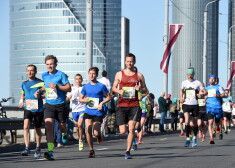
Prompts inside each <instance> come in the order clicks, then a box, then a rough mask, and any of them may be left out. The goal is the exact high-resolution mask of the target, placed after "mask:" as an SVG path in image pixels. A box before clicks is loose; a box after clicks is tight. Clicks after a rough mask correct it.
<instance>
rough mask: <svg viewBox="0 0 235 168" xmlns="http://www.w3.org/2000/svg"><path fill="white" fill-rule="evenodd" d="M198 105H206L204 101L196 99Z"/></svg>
mask: <svg viewBox="0 0 235 168" xmlns="http://www.w3.org/2000/svg"><path fill="white" fill-rule="evenodd" d="M198 105H199V106H205V105H206V102H205V99H198Z"/></svg>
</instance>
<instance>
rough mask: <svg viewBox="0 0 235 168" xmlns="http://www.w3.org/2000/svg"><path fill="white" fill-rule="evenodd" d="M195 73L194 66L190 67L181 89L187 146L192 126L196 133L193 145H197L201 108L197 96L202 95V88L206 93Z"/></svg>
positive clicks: (186, 145)
mask: <svg viewBox="0 0 235 168" xmlns="http://www.w3.org/2000/svg"><path fill="white" fill-rule="evenodd" d="M194 74H195V72H194V68H188V70H187V76H188V79H187V80H185V81H183V82H182V86H181V89H180V101H181V102H182V103H183V106H182V109H183V112H184V118H185V132H186V142H185V145H184V146H185V147H188V146H189V145H190V138H189V134H190V132H191V127H192V131H193V134H194V136H193V143H192V147H196V146H197V131H198V127H197V117H198V110H199V107H198V101H197V96H199V97H200V95H199V94H198V93H199V91H200V90H202V93H204V94H205V93H206V91H205V89H204V87H203V85H202V83H201V82H200V81H198V80H195V79H194ZM190 126H191V127H190Z"/></svg>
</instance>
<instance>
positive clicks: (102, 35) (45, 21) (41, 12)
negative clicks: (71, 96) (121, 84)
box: [10, 0, 121, 105]
mask: <svg viewBox="0 0 235 168" xmlns="http://www.w3.org/2000/svg"><path fill="white" fill-rule="evenodd" d="M85 14H86V0H43V1H41V0H10V33H11V34H10V56H11V61H10V93H11V96H13V97H14V101H13V104H14V105H16V104H17V103H18V100H19V95H20V90H21V83H22V82H23V81H24V80H26V66H27V65H28V64H34V65H36V66H37V68H38V73H37V77H39V78H41V74H42V73H43V72H45V71H46V67H45V63H44V58H45V57H46V56H47V55H55V56H57V58H58V61H59V63H58V67H57V68H58V69H59V70H62V71H63V72H65V73H66V74H67V75H68V76H69V80H70V82H71V83H73V78H74V75H75V74H77V73H80V74H81V75H82V76H83V77H84V81H87V72H86V67H85V66H86V15H85ZM93 36H94V37H93V41H94V42H93V66H97V67H98V68H99V69H100V74H101V72H102V71H103V70H107V71H108V75H109V77H110V79H111V80H113V78H114V75H115V73H116V72H117V71H118V70H120V68H121V61H120V60H121V0H112V1H108V2H107V1H106V0H95V1H93ZM99 76H100V75H99Z"/></svg>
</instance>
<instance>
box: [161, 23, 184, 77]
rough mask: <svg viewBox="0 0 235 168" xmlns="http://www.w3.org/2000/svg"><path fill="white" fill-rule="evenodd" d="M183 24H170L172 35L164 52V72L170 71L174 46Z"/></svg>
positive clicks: (162, 65) (162, 62) (162, 63)
mask: <svg viewBox="0 0 235 168" xmlns="http://www.w3.org/2000/svg"><path fill="white" fill-rule="evenodd" d="M182 26H183V25H182V24H170V25H169V29H170V32H169V34H170V37H169V43H168V45H167V48H166V50H165V52H164V55H163V59H162V61H161V64H160V69H161V70H163V72H165V73H168V66H169V62H170V58H171V53H172V50H173V48H174V45H175V42H176V39H177V37H178V35H179V33H180V30H181V28H182Z"/></svg>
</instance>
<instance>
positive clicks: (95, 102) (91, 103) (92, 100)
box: [87, 97, 99, 109]
mask: <svg viewBox="0 0 235 168" xmlns="http://www.w3.org/2000/svg"><path fill="white" fill-rule="evenodd" d="M98 105H99V98H91V97H90V98H89V101H88V102H87V107H88V108H90V109H97V108H98Z"/></svg>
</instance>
